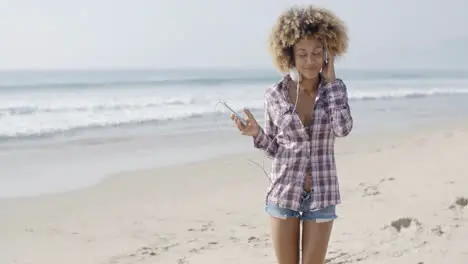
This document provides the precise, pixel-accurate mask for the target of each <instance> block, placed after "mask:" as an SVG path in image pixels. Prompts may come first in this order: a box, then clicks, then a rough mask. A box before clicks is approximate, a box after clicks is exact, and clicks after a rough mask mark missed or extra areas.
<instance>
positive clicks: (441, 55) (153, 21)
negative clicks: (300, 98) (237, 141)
mask: <svg viewBox="0 0 468 264" xmlns="http://www.w3.org/2000/svg"><path fill="white" fill-rule="evenodd" d="M292 3H295V4H301V3H313V4H317V5H320V6H323V7H327V8H329V9H331V10H333V11H334V12H336V14H338V15H339V16H340V17H341V18H342V19H343V20H344V21H345V22H346V23H347V24H348V27H349V33H350V40H351V41H350V50H349V53H348V54H347V56H346V57H345V58H343V59H342V60H341V61H339V63H338V67H346V68H413V67H427V68H465V69H466V68H468V51H467V50H468V48H467V47H468V29H467V25H468V16H467V15H466V11H467V10H468V1H466V0H448V1H442V0H425V1H423V0H391V1H390V0H386V1H376V0H352V1H351V0H346V1H343V0H329V1H324V0H320V1H319V0H317V1H310V0H309V1H291V0H165V1H160V0H126V1H124V0H80V1H75V0H68V1H67V0H0V17H1V22H0V68H1V69H12V68H96V67H153V68H167V67H171V68H172V67H200V66H202V67H218V66H223V67H233V66H234V67H249V68H253V67H262V68H268V67H272V66H271V65H272V64H271V59H270V56H269V54H268V51H267V48H266V41H267V36H268V33H269V30H270V29H271V27H272V26H273V23H274V21H275V19H276V17H277V16H278V14H279V13H280V12H281V11H283V10H284V9H285V8H286V7H288V6H289V5H290V4H292Z"/></svg>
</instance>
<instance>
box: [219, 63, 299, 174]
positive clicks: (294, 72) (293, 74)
mask: <svg viewBox="0 0 468 264" xmlns="http://www.w3.org/2000/svg"><path fill="white" fill-rule="evenodd" d="M289 76H290V78H291V80H293V81H294V82H295V83H296V87H297V88H296V102H295V104H294V108H293V110H292V113H295V112H296V107H297V102H298V101H299V89H300V80H301V75H300V73H299V72H298V71H297V69H296V68H295V67H293V68H291V69H290V70H289ZM218 104H223V102H222V101H219V102H217V103H216V105H215V109H216V107H217V106H218ZM216 125H217V127H218V130H219V124H218V122H216ZM288 125H289V124H285V125H284V126H283V127H282V128H280V129H281V130H284V128H285V127H286V126H288ZM279 135H280V134H279V133H277V134H276V136H275V137H274V138H273V139H271V142H270V143H269V144H268V146H267V147H266V149H265V150H264V155H263V159H262V165H260V164H258V163H256V162H255V161H253V160H251V159H249V158H247V157H245V156H244V158H246V159H247V160H248V161H250V162H252V163H253V164H255V165H257V166H258V167H260V168H261V169H262V170H263V173H264V174H265V176H266V177H267V178H268V180H269V181H270V183H272V180H271V177H270V176H269V173H268V172H267V171H266V169H265V158H266V152H267V151H268V149H269V148H270V147H271V145H272V144H273V143H275V140H276V138H277V137H278V136H279Z"/></svg>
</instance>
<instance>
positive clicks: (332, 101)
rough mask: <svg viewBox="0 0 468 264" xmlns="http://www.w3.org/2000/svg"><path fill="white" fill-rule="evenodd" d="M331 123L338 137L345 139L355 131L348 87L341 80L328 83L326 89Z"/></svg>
mask: <svg viewBox="0 0 468 264" xmlns="http://www.w3.org/2000/svg"><path fill="white" fill-rule="evenodd" d="M325 91H326V94H327V100H328V107H329V113H330V123H331V127H332V130H333V133H334V134H335V136H336V137H345V136H347V135H348V134H349V133H350V132H351V130H352V129H353V117H352V115H351V109H350V107H349V104H348V92H347V89H346V85H345V84H344V82H343V81H342V80H340V79H337V80H335V81H334V82H331V83H328V84H327V85H326V87H325Z"/></svg>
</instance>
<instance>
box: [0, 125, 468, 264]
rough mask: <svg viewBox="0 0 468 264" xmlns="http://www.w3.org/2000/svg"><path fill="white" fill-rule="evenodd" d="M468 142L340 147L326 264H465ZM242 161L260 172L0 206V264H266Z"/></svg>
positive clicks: (461, 137)
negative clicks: (338, 198) (338, 196)
mask: <svg viewBox="0 0 468 264" xmlns="http://www.w3.org/2000/svg"><path fill="white" fill-rule="evenodd" d="M458 123H460V122H458ZM467 142H468V127H467V126H466V125H459V124H457V123H456V122H455V123H451V124H449V125H446V124H443V125H442V124H440V125H438V126H435V125H434V126H432V127H420V128H417V129H413V130H411V131H406V132H399V133H386V134H385V133H376V134H374V135H355V136H353V135H351V136H350V137H349V138H346V139H341V140H339V141H338V142H337V148H338V150H337V160H338V170H339V177H340V185H341V190H342V195H343V204H342V205H340V206H339V207H338V214H339V219H338V220H337V221H336V222H335V226H334V230H333V234H332V238H331V242H330V247H329V253H328V257H327V258H328V261H327V263H333V264H338V263H380V264H385V263H399V264H406V263H411V264H414V263H424V264H430V263H460V264H462V263H467V261H468V245H467V244H466V238H467V237H468V205H466V203H467V200H465V199H463V198H461V197H464V198H468V177H467V176H468V175H467V169H466V162H467V158H466V157H468V148H467V144H468V143H467ZM246 157H248V158H252V159H254V160H255V161H257V162H261V161H262V155H261V153H260V152H259V151H252V152H251V153H247V154H246V155H230V156H222V157H219V158H216V159H210V160H205V161H201V162H195V163H190V164H186V165H181V166H175V165H174V166H169V167H163V168H156V169H150V170H145V171H135V172H126V173H121V174H119V175H114V176H112V177H109V178H107V179H106V180H104V181H103V182H101V183H99V184H97V185H95V186H92V187H89V188H83V189H80V190H76V191H71V192H67V193H61V194H51V195H42V196H38V197H29V198H13V199H2V200H0V234H1V235H0V263H2V264H13V263H14V264H26V263H28V264H63V263H67V264H75V263H76V264H88V263H89V264H110V263H119V264H124V263H125V264H127V263H128V264H130V263H132V264H146V263H164V264H166V263H168V264H169V263H178V264H181V263H190V264H198V263H275V256H274V251H273V248H272V245H271V239H270V234H269V225H268V218H267V215H266V214H265V213H264V211H263V204H264V191H265V189H266V184H267V179H266V178H265V176H264V175H263V173H262V171H261V170H260V169H259V168H258V167H255V165H252V164H251V163H250V162H249V161H248V160H247V159H246ZM267 164H268V163H267Z"/></svg>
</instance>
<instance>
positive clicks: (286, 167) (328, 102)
mask: <svg viewBox="0 0 468 264" xmlns="http://www.w3.org/2000/svg"><path fill="white" fill-rule="evenodd" d="M322 80H323V79H322ZM288 85H294V87H295V83H294V82H293V81H292V80H291V77H290V76H289V75H286V76H285V77H284V78H283V79H282V80H281V81H280V82H279V83H277V84H275V85H273V86H271V87H269V88H268V89H267V90H266V93H265V126H264V128H263V129H260V133H259V134H258V135H257V136H256V137H254V146H255V147H256V148H258V149H262V150H264V151H265V152H266V154H267V156H268V157H270V158H272V159H273V162H272V170H271V175H270V179H271V183H270V185H269V186H268V192H267V196H266V202H267V203H271V204H275V205H277V206H279V207H282V208H286V209H291V210H295V211H301V210H306V211H313V210H319V209H321V208H325V207H328V206H331V205H336V204H339V203H340V202H341V197H340V191H339V185H338V179H337V173H336V164H335V156H334V143H335V138H336V137H344V136H346V135H348V133H349V132H350V131H351V129H352V127H353V118H352V116H351V111H350V108H349V105H348V96H347V91H346V86H345V84H344V83H343V81H341V80H339V79H337V80H336V81H334V82H331V83H328V84H325V83H324V82H323V81H322V82H320V85H319V88H318V93H317V98H316V103H315V106H314V112H313V116H312V122H311V124H310V126H308V127H304V126H303V124H302V122H301V120H300V119H299V116H298V115H297V114H296V113H293V110H294V105H293V104H292V103H291V102H290V100H289V95H288V94H289V93H288ZM275 137H276V138H275ZM273 139H274V141H273ZM270 143H271V144H270ZM307 171H309V173H310V176H311V178H312V179H311V192H310V197H311V201H310V202H308V203H307V205H306V206H305V208H304V205H303V204H302V199H303V195H304V194H305V190H304V183H305V177H306V175H307Z"/></svg>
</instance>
